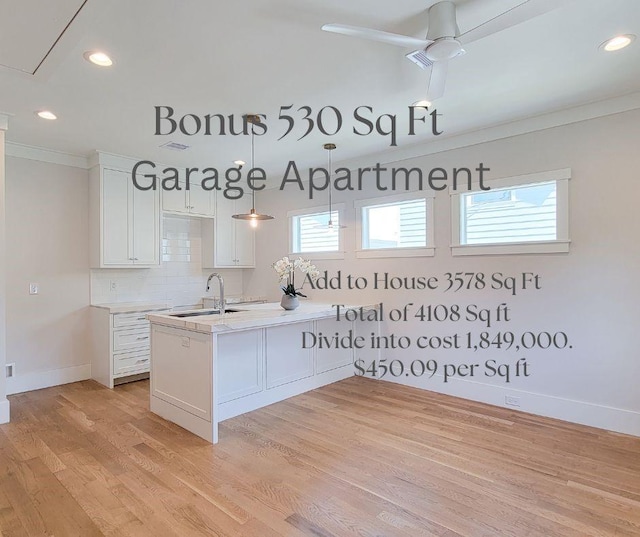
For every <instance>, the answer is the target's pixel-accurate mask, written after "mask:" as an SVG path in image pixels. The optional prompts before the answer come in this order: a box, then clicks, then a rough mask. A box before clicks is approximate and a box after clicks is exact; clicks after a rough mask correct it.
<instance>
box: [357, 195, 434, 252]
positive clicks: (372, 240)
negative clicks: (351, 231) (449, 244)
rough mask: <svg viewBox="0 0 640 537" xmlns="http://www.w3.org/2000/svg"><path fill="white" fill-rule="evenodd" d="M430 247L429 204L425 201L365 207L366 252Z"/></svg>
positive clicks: (364, 234)
mask: <svg viewBox="0 0 640 537" xmlns="http://www.w3.org/2000/svg"><path fill="white" fill-rule="evenodd" d="M426 246H427V202H426V200H425V199H424V198H421V199H415V200H408V201H401V202H396V203H386V204H379V205H370V206H365V207H362V248H363V249H364V250H376V249H384V248H424V247H426Z"/></svg>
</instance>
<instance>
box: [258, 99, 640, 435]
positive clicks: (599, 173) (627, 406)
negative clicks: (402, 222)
mask: <svg viewBox="0 0 640 537" xmlns="http://www.w3.org/2000/svg"><path fill="white" fill-rule="evenodd" d="M638 124H640V111H638V110H635V111H631V112H626V113H621V114H617V115H611V116H606V117H602V118H599V119H593V120H589V121H583V122H580V123H574V124H571V125H566V126H562V127H556V128H552V129H547V130H543V131H539V132H534V133H529V134H524V135H521V136H516V137H512V138H507V139H503V140H498V141H495V142H488V143H483V144H480V145H475V146H471V147H466V148H462V149H456V150H453V151H448V152H442V153H439V154H433V155H429V156H424V157H419V158H414V159H411V160H407V161H403V162H402V163H395V165H396V166H420V167H422V168H423V169H427V170H428V169H430V168H432V167H435V166H442V167H445V168H449V169H450V168H452V167H456V166H458V167H459V166H470V167H475V166H477V164H478V163H480V162H483V163H484V164H485V165H487V166H489V167H490V168H491V172H490V174H489V177H490V178H499V177H508V176H513V175H521V174H527V173H534V172H540V171H546V170H554V169H561V168H571V169H572V171H573V178H572V180H571V181H570V204H571V205H570V234H571V237H570V238H571V240H572V244H571V251H570V253H569V254H551V255H529V256H522V255H513V256H483V257H478V256H475V257H464V258H462V257H452V256H451V253H450V248H449V245H450V244H451V235H450V217H449V213H450V203H449V196H448V194H446V193H438V195H437V197H436V200H435V218H436V222H435V226H436V227H435V241H436V247H437V249H436V256H435V257H433V258H413V259H411V258H408V259H356V257H355V255H354V253H353V252H354V249H355V247H356V242H355V241H356V239H355V226H354V215H355V210H354V209H353V203H352V202H353V201H354V200H355V199H358V198H359V199H363V198H370V197H376V196H380V195H381V194H382V193H380V192H377V191H375V190H369V191H367V192H361V193H344V192H338V193H336V194H335V202H345V203H346V205H347V208H348V210H347V218H346V220H347V222H346V223H347V225H348V226H349V227H348V228H347V229H345V230H344V231H345V237H346V252H347V254H346V258H345V259H344V260H342V261H330V260H318V261H317V265H318V266H319V267H320V268H321V269H323V270H324V269H327V270H329V271H330V272H335V271H337V270H339V269H340V270H342V271H343V273H351V274H358V275H363V276H367V277H370V276H371V275H372V274H373V273H374V272H376V271H377V272H385V271H388V272H390V273H392V274H394V275H406V276H414V275H438V276H441V275H443V274H444V273H445V272H449V271H453V272H455V271H476V272H478V271H482V272H484V273H487V274H490V273H493V272H503V273H505V274H518V273H521V272H522V271H529V272H536V273H539V274H540V275H541V276H542V282H543V289H542V290H540V291H537V292H529V293H523V294H521V295H520V296H517V297H515V298H514V297H511V296H510V295H509V294H508V293H506V292H501V291H492V292H491V293H488V294H485V293H479V292H478V293H476V292H469V293H466V294H464V295H458V296H453V295H450V294H443V293H442V292H439V291H438V292H425V291H410V292H384V291H365V292H362V291H360V292H356V291H351V292H349V291H323V292H321V291H315V292H310V298H311V299H314V300H318V301H323V302H333V301H336V302H340V303H349V302H351V303H354V302H359V303H371V302H378V301H384V302H385V304H386V305H388V306H389V307H392V306H401V305H403V304H404V303H406V302H414V303H425V304H429V303H431V304H438V303H443V304H449V305H450V304H455V303H458V304H462V305H466V304H469V303H476V304H479V305H483V306H496V305H497V304H499V303H501V302H503V301H504V302H507V303H508V304H509V305H510V306H511V308H512V314H513V320H512V322H511V323H509V325H508V326H505V325H503V326H502V327H501V328H502V329H508V330H512V331H515V332H518V331H541V330H548V331H558V330H564V331H566V332H567V333H568V334H569V336H570V337H571V342H572V343H573V347H574V348H573V349H572V350H570V351H569V350H568V351H562V352H559V351H556V352H553V351H527V352H526V354H524V353H517V354H513V353H511V354H508V353H504V352H501V353H500V352H494V353H490V352H485V353H483V354H482V355H470V354H469V353H468V352H466V351H429V352H426V351H417V350H411V351H398V352H391V351H385V352H384V355H383V357H385V358H388V359H394V358H398V359H402V360H403V361H404V362H405V363H407V364H408V363H410V362H411V361H412V360H414V359H416V358H422V359H426V358H434V359H436V360H438V361H439V362H440V363H444V362H453V363H465V362H477V361H479V362H481V363H484V361H485V360H486V359H490V358H495V359H497V360H500V361H509V362H514V361H515V360H516V359H517V358H520V357H523V356H526V358H527V359H528V361H529V362H530V364H531V367H532V376H531V377H529V378H527V379H516V380H515V381H513V382H512V383H511V384H510V385H507V386H505V384H504V383H502V382H499V381H497V380H492V379H488V378H484V377H476V378H475V379H474V380H473V381H469V380H453V381H450V382H449V383H447V384H444V383H443V381H442V378H434V379H431V380H427V379H426V378H415V379H414V378H412V377H407V378H399V379H396V380H397V381H399V382H402V383H406V384H412V385H415V386H419V387H421V388H425V389H429V390H434V391H439V392H445V393H450V394H453V395H457V396H460V397H465V398H469V399H474V400H480V401H485V402H488V403H492V404H496V405H501V406H504V403H505V395H507V394H512V395H516V396H518V397H520V400H521V410H524V411H528V412H533V413H537V414H542V415H548V416H554V417H558V418H561V419H566V420H570V421H575V422H579V423H585V424H590V425H594V426H597V427H602V428H607V429H612V430H617V431H623V432H628V433H631V434H636V435H640V390H638V388H637V387H638V378H640V360H639V359H638V356H639V355H638V345H637V338H636V334H637V331H638V327H640V307H638V302H639V299H640V278H639V277H638V275H639V274H640V270H639V269H640V248H638V240H637V232H638V230H639V229H640V225H639V224H640V220H639V216H638V214H639V213H638V199H639V196H640V182H639V181H638V169H640V151H638ZM338 151H339V148H338ZM427 151H428V149H427ZM427 151H425V152H427ZM374 163H375V161H372V162H371V163H370V164H374ZM389 166H393V163H391V164H389ZM306 195H307V194H306V192H305V193H296V191H295V190H293V189H290V187H289V189H288V190H287V192H286V195H284V194H283V193H282V192H279V191H277V190H271V191H265V192H263V193H261V194H260V206H261V207H262V209H263V210H264V211H265V212H268V213H270V214H273V215H275V216H276V220H275V221H273V222H266V223H264V225H262V227H261V229H260V231H259V232H258V239H257V259H258V267H259V268H258V269H257V270H255V271H253V272H252V273H247V274H246V276H245V291H246V292H247V293H248V294H255V293H258V292H265V290H270V291H269V296H270V298H272V299H277V298H279V296H280V295H279V290H278V285H277V281H276V279H275V274H274V273H273V271H272V270H271V269H270V268H269V266H270V264H271V263H272V262H273V261H275V260H276V259H278V258H279V257H280V256H282V255H285V254H287V251H288V240H287V233H288V232H287V218H286V213H287V211H288V210H291V209H294V208H295V209H297V208H302V207H306V206H317V205H319V204H320V203H319V202H318V201H317V200H314V201H309V200H308V199H306ZM390 329H391V327H390V326H389V325H388V326H387V330H390ZM477 329H478V325H477V324H475V325H472V324H462V325H452V324H446V325H438V326H429V325H425V324H420V323H419V322H417V321H410V322H408V323H406V325H404V326H399V325H397V324H396V325H395V326H394V327H393V330H394V331H395V332H396V333H398V334H407V335H410V336H414V337H415V336H417V335H421V334H441V335H442V334H449V333H454V332H456V331H457V332H466V331H468V330H477Z"/></svg>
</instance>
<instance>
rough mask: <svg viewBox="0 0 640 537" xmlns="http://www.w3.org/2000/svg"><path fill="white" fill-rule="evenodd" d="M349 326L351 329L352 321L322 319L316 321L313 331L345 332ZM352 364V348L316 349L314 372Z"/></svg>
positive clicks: (327, 332)
mask: <svg viewBox="0 0 640 537" xmlns="http://www.w3.org/2000/svg"><path fill="white" fill-rule="evenodd" d="M349 328H351V329H353V323H347V322H344V321H336V320H335V319H323V320H321V321H316V328H315V333H316V334H319V333H320V332H322V333H323V334H335V333H336V332H338V333H340V334H346V331H347V330H349ZM351 364H353V349H317V350H316V374H318V373H324V372H325V371H330V370H331V369H337V368H338V367H344V366H347V365H351Z"/></svg>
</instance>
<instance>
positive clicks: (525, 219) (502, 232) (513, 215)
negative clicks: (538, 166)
mask: <svg viewBox="0 0 640 537" xmlns="http://www.w3.org/2000/svg"><path fill="white" fill-rule="evenodd" d="M570 177H571V171H570V170H558V171H555V172H545V173H540V174H531V175H523V176H519V177H511V178H507V179H500V180H496V181H492V182H491V184H490V185H489V186H490V187H491V190H488V191H475V192H465V193H455V194H453V195H452V216H453V222H452V224H453V225H452V229H453V234H454V235H453V254H454V255H473V254H492V253H495V254H509V253H555V252H568V251H569V237H568V180H569V178H570Z"/></svg>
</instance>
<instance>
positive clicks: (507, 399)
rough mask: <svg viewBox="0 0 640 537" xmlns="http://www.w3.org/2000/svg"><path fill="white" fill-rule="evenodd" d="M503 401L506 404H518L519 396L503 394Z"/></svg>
mask: <svg viewBox="0 0 640 537" xmlns="http://www.w3.org/2000/svg"><path fill="white" fill-rule="evenodd" d="M504 403H505V404H506V405H509V406H517V407H519V406H520V398H519V397H514V396H513V395H505V396H504Z"/></svg>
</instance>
